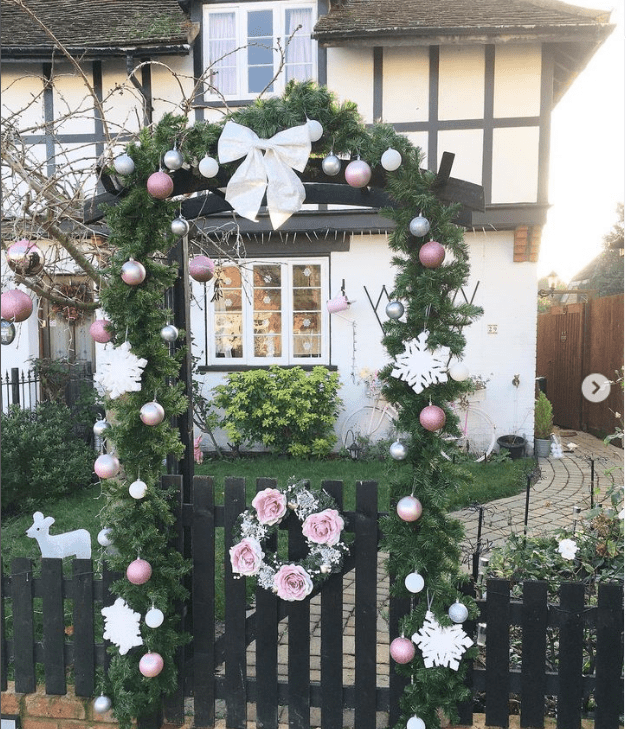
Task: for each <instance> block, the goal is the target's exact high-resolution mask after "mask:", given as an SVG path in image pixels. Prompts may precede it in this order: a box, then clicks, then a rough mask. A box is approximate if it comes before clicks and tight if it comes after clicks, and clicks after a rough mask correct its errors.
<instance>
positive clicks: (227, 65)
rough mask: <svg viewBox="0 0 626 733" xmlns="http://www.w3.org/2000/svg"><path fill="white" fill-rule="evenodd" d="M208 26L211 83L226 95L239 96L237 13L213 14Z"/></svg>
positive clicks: (210, 16)
mask: <svg viewBox="0 0 626 733" xmlns="http://www.w3.org/2000/svg"><path fill="white" fill-rule="evenodd" d="M208 25H209V29H208V37H209V64H210V65H211V76H210V83H211V84H212V85H213V86H214V87H216V89H218V90H219V91H220V92H221V93H222V94H224V95H232V94H237V58H236V57H237V55H238V54H236V53H234V50H235V49H236V48H237V36H236V32H237V29H236V18H235V13H211V14H210V15H209V23H208ZM209 93H210V92H209Z"/></svg>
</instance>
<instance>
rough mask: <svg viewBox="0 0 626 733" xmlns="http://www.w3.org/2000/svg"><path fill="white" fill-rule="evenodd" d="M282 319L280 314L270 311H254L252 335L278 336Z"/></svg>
mask: <svg viewBox="0 0 626 733" xmlns="http://www.w3.org/2000/svg"><path fill="white" fill-rule="evenodd" d="M281 322H282V318H281V315H280V313H274V312H272V311H255V312H254V333H255V335H256V334H260V333H268V334H274V335H280V327H281Z"/></svg>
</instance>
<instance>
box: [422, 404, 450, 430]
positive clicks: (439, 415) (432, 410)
mask: <svg viewBox="0 0 626 733" xmlns="http://www.w3.org/2000/svg"><path fill="white" fill-rule="evenodd" d="M420 424H421V426H422V427H423V428H425V429H426V430H430V431H431V432H433V433H434V432H435V431H437V430H441V428H442V427H443V426H444V425H445V424H446V413H445V412H444V411H443V410H442V409H441V407H437V405H428V406H427V407H425V408H424V409H423V410H422V411H421V412H420Z"/></svg>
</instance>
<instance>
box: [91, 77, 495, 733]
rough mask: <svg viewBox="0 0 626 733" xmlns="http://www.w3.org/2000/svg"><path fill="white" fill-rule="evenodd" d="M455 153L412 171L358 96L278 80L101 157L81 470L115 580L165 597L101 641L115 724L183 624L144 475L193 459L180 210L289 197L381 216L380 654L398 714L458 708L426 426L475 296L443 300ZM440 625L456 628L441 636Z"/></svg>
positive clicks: (155, 490)
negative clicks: (385, 427)
mask: <svg viewBox="0 0 626 733" xmlns="http://www.w3.org/2000/svg"><path fill="white" fill-rule="evenodd" d="M452 159H453V156H451V155H448V154H444V157H443V160H442V165H441V168H440V170H439V172H438V173H434V172H431V171H427V170H424V169H423V168H422V167H421V161H422V153H421V151H420V150H419V149H418V148H416V147H414V146H413V145H412V144H411V143H410V142H409V141H408V140H407V139H406V138H405V137H403V136H402V135H399V134H398V133H396V132H395V131H394V129H393V128H392V127H391V126H390V125H385V124H374V125H372V126H366V125H364V124H363V123H362V121H361V119H360V117H359V114H358V110H357V108H356V106H355V105H354V104H352V103H343V104H339V103H338V102H337V101H336V100H335V98H334V97H333V95H332V93H331V92H329V91H328V90H327V89H325V88H322V87H318V86H316V85H314V84H312V83H305V84H296V83H292V84H290V85H289V86H288V88H287V90H286V92H285V94H284V95H283V97H281V98H273V99H268V100H264V101H258V102H256V103H255V104H253V105H251V106H249V107H245V108H241V109H238V110H236V111H233V112H232V113H229V114H228V115H227V116H226V117H225V119H224V120H223V121H221V122H220V123H208V122H199V123H196V124H194V125H192V126H189V125H188V120H187V118H185V117H176V116H171V115H169V116H166V117H164V118H163V119H162V120H161V122H159V123H158V124H157V125H156V126H154V127H151V128H145V129H144V130H142V131H141V132H140V134H139V136H138V139H137V140H136V141H135V142H133V143H131V144H129V145H128V146H127V149H126V153H125V154H124V155H123V156H119V157H117V158H116V159H115V160H114V161H113V165H112V166H111V167H110V168H108V169H107V170H105V171H103V174H102V180H103V182H104V184H105V186H106V188H107V193H106V194H105V195H103V196H100V197H99V198H98V199H96V200H95V201H94V202H92V204H91V205H90V206H89V208H88V210H87V214H86V218H87V219H88V220H90V221H92V222H94V221H96V220H98V219H100V218H101V217H102V216H104V219H105V221H106V226H107V228H108V236H109V240H110V243H111V245H112V249H113V254H112V256H111V260H110V262H109V263H108V266H107V267H106V269H104V270H103V271H102V287H101V290H100V303H101V306H102V309H103V310H104V312H105V314H106V316H105V319H104V320H105V321H106V323H104V324H103V328H104V331H105V334H106V336H107V337H109V339H110V340H109V342H108V343H107V345H106V346H105V359H104V360H102V364H103V365H102V366H101V367H100V368H99V371H98V375H97V378H98V380H99V382H100V384H101V386H102V388H103V389H104V391H105V394H106V398H105V399H106V406H107V408H108V409H109V410H111V411H112V412H113V413H114V416H115V420H111V424H110V425H108V426H107V427H106V428H105V437H106V438H107V439H108V441H109V444H110V445H111V446H114V454H113V455H111V454H106V456H104V455H103V456H101V457H100V458H99V459H98V461H97V462H96V463H97V464H98V462H100V465H97V466H96V472H97V473H98V475H100V477H101V478H102V479H103V483H104V486H105V491H106V493H107V496H108V498H109V501H108V505H107V508H106V510H105V516H104V521H105V525H106V528H107V529H108V530H109V532H108V533H107V541H108V542H112V543H113V546H114V547H115V549H116V553H115V554H111V555H110V557H109V564H110V565H111V567H112V569H113V570H117V571H121V572H123V573H124V577H123V578H122V580H120V581H118V582H116V583H115V584H114V586H113V592H114V593H115V594H116V595H118V596H119V598H120V599H122V600H123V602H124V604H125V605H126V606H127V607H128V608H129V609H131V610H132V611H134V612H135V613H138V614H140V615H141V616H145V614H148V613H149V612H150V611H152V610H153V609H156V610H159V611H161V612H162V619H160V620H161V623H159V624H158V625H156V626H152V625H150V624H145V625H144V626H143V627H142V629H143V633H142V637H141V638H140V640H139V642H138V643H137V644H136V646H135V647H131V648H130V649H129V650H126V653H124V654H122V652H121V649H119V645H118V650H117V651H118V653H115V654H114V655H113V658H112V662H111V665H110V668H109V671H108V679H107V680H106V681H105V682H104V685H103V692H106V693H107V694H108V695H110V697H111V698H112V700H113V705H114V709H115V713H116V715H117V717H118V720H119V721H120V723H121V724H122V725H129V724H130V721H131V719H132V718H133V717H145V716H146V715H147V714H149V713H150V712H151V711H154V710H155V709H156V708H157V707H158V706H159V704H160V701H161V696H162V695H163V694H164V693H167V692H169V691H171V690H172V689H173V686H174V685H175V681H176V673H177V670H176V666H175V663H174V654H175V650H176V648H177V646H179V645H180V644H181V643H182V642H183V637H182V636H181V634H180V633H179V632H178V631H177V625H176V618H175V605H176V603H177V602H178V601H180V599H181V598H183V597H184V595H185V589H184V587H183V585H182V584H181V582H180V578H181V574H183V573H184V572H188V571H189V567H188V565H187V563H186V561H185V560H184V558H183V557H182V555H181V554H180V553H179V552H177V551H175V550H174V549H172V548H171V546H170V545H169V543H168V540H169V534H170V528H171V526H172V524H173V521H174V520H173V503H174V502H175V501H176V498H175V497H174V496H172V495H171V493H170V492H169V491H168V489H167V488H163V487H162V485H161V483H160V475H161V472H162V465H163V461H164V460H166V459H167V458H168V457H170V460H171V459H172V457H174V458H176V459H183V457H185V458H184V460H185V461H187V469H186V470H189V467H190V466H191V456H192V445H191V425H190V420H189V401H188V393H189V385H190V365H189V349H190V340H189V339H190V334H189V332H188V328H187V326H188V323H189V319H188V309H189V297H188V294H187V292H186V288H188V267H187V265H188V253H187V251H186V237H185V234H186V231H187V227H188V221H187V220H189V219H192V218H196V217H207V216H210V215H212V214H216V213H220V212H225V211H234V212H235V214H236V215H237V216H239V217H244V218H247V219H251V220H254V219H256V217H257V214H258V212H259V209H260V208H261V207H262V206H265V207H267V211H268V215H269V218H270V220H271V222H272V227H273V228H274V229H277V228H279V227H281V226H284V225H285V222H286V221H288V219H289V217H290V216H291V215H292V214H294V213H295V212H297V211H299V210H300V208H301V207H302V205H303V203H307V204H322V203H323V204H345V205H358V206H368V207H373V208H377V209H378V208H382V209H383V211H384V213H385V216H387V217H388V218H389V219H391V220H392V221H393V222H394V224H395V228H394V230H393V232H392V233H391V234H390V237H389V245H390V247H391V249H392V250H393V251H394V253H395V258H394V264H396V265H397V266H398V276H397V277H396V281H395V283H394V289H393V293H392V297H393V299H394V304H395V309H392V311H391V312H390V313H389V315H390V320H389V321H388V322H387V323H386V324H385V325H384V334H385V335H384V338H383V343H384V345H385V347H386V349H387V351H388V353H389V356H390V359H391V361H390V363H389V365H388V366H387V367H386V368H385V369H384V370H383V372H382V378H383V380H384V389H383V391H384V394H385V397H386V398H387V399H388V400H389V401H391V402H393V403H396V404H397V405H398V406H399V417H398V421H397V428H398V432H399V434H401V435H402V436H403V438H402V439H401V440H399V441H397V442H396V443H394V445H393V446H392V451H391V455H392V457H393V458H394V459H396V460H397V461H398V463H402V464H403V466H404V467H406V466H407V465H408V466H410V474H411V477H412V478H411V485H407V484H406V478H398V479H393V480H392V482H391V496H392V504H393V509H392V511H391V514H390V516H389V517H388V518H387V519H386V520H384V532H385V540H384V544H385V549H386V550H387V551H388V552H389V558H390V559H389V570H390V572H391V573H392V575H393V577H395V578H397V579H398V581H397V582H396V584H395V585H394V587H393V588H392V592H393V593H394V594H400V595H405V596H407V598H408V599H409V600H410V604H409V612H408V613H407V615H406V616H405V617H404V618H403V619H402V620H401V621H400V624H399V628H398V639H397V640H396V641H397V643H395V642H394V644H392V648H391V655H392V657H393V659H394V660H395V661H396V663H397V664H398V665H400V666H401V667H402V669H403V670H404V671H405V672H406V674H407V676H410V677H411V682H410V684H408V685H407V687H406V692H405V697H404V705H403V710H404V719H403V723H405V724H408V725H410V727H424V726H425V727H439V725H440V723H439V720H440V719H439V716H438V711H443V712H444V713H446V714H448V715H450V716H452V717H454V715H455V710H456V704H457V703H458V701H459V700H460V699H462V698H463V696H464V695H465V694H466V690H465V688H464V686H463V676H462V674H460V673H459V672H457V670H458V668H459V662H460V660H461V658H462V656H463V653H464V651H465V648H466V645H465V641H466V639H464V638H463V637H462V635H461V633H460V632H459V629H458V628H457V627H456V624H458V623H459V619H460V617H461V616H462V615H464V614H466V613H467V611H468V608H469V609H470V610H471V601H470V599H468V598H464V597H463V596H462V594H461V591H460V584H461V574H460V563H459V547H458V544H459V540H460V538H461V534H462V532H461V529H460V526H459V525H457V524H456V523H454V522H452V521H450V520H449V519H448V518H447V516H446V506H447V501H448V499H449V497H450V496H451V494H452V493H453V492H454V490H455V486H456V485H457V484H458V482H459V480H460V477H459V474H458V472H457V471H456V468H455V467H454V466H453V465H452V464H451V463H450V462H448V461H447V460H446V459H445V457H444V456H443V455H442V442H441V441H442V438H441V429H442V428H443V426H444V424H445V425H446V432H448V433H450V432H454V430H455V427H458V426H455V424H454V421H455V418H454V417H453V414H452V413H451V411H450V410H449V409H448V408H447V404H448V403H449V402H450V401H451V400H453V399H454V398H455V397H456V396H458V395H460V394H461V393H463V392H464V391H466V389H467V384H466V383H465V379H466V378H467V374H466V373H465V371H464V370H463V368H462V366H459V365H458V362H459V361H460V360H461V358H462V354H463V349H464V346H465V340H464V337H463V335H462V329H463V327H464V326H465V325H468V324H469V323H470V322H471V321H472V320H473V319H474V318H476V317H477V315H478V314H479V312H480V311H479V309H478V308H477V307H476V306H474V305H472V304H468V303H464V304H459V303H457V302H455V299H454V294H455V293H456V292H458V290H459V289H460V288H461V287H462V286H463V285H464V284H465V282H466V280H467V276H468V258H467V250H466V246H465V244H464V242H463V230H462V228H461V227H460V226H459V224H464V223H469V221H470V219H469V218H468V214H469V212H471V210H473V209H474V210H475V209H482V208H483V202H482V190H481V188H480V187H479V186H476V185H473V184H469V183H467V182H463V181H458V180H456V179H453V178H451V177H450V171H451V166H452ZM191 193H196V194H199V195H196V196H193V197H189V194H191ZM319 216H324V214H323V212H319ZM167 253H170V259H169V260H167V259H166V257H165V256H166V254H167ZM172 253H173V257H172ZM444 257H445V260H444ZM172 289H173V292H174V295H173V300H172V296H171V295H168V296H167V297H169V298H170V300H169V301H167V300H166V295H167V294H168V293H171V292H172ZM164 304H166V305H165V306H164ZM167 306H169V307H167ZM403 314H404V315H405V318H401V316H402V315H403ZM172 326H174V327H175V329H174V330H173V331H172V330H171V327H172ZM168 329H169V330H168ZM176 329H183V330H184V329H187V332H186V333H181V332H180V330H179V332H178V333H176ZM453 365H456V366H457V368H456V369H452V368H451V367H452V366H453ZM181 370H182V379H181ZM402 474H403V476H406V471H403V472H402ZM138 484H139V486H138ZM415 576H417V577H418V578H420V579H421V580H420V581H419V582H417V580H416V577H415ZM409 578H410V580H409ZM405 579H406V583H405ZM268 592H271V591H268ZM153 615H154V614H153ZM461 620H463V619H461ZM451 625H452V626H453V627H454V628H450V626H451ZM451 635H454V641H455V644H456V646H454V649H452V650H448V651H446V652H445V653H443V652H442V651H441V647H442V645H445V644H444V642H445V643H447V640H449V639H450V638H451ZM411 636H413V637H414V641H415V643H416V644H417V645H418V647H420V648H421V649H422V652H423V653H422V654H421V655H420V654H415V647H414V645H413V641H411V640H410V639H411ZM433 638H434V639H435V641H434V642H433ZM113 641H114V643H115V640H113ZM427 642H428V643H427ZM433 645H434V646H433ZM446 648H447V647H446ZM440 652H441V653H440ZM433 667H434V668H435V669H434V670H433Z"/></svg>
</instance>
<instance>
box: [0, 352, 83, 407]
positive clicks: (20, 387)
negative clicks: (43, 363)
mask: <svg viewBox="0 0 626 733" xmlns="http://www.w3.org/2000/svg"><path fill="white" fill-rule="evenodd" d="M65 370H66V373H65V374H62V373H59V374H57V375H54V374H52V373H51V374H52V379H54V377H56V379H57V384H56V385H53V386H54V387H58V385H59V384H60V387H61V389H60V391H62V392H63V395H62V397H63V399H64V400H65V404H67V406H68V407H72V406H73V405H74V404H75V403H76V401H77V400H78V398H79V397H80V392H81V388H82V386H84V385H86V386H89V387H93V368H92V364H91V362H90V361H86V362H77V363H76V364H65ZM42 377H43V378H42ZM59 379H60V382H59V381H58V380H59ZM48 381H51V377H46V376H45V375H42V374H41V373H40V371H39V370H38V369H37V368H33V369H27V370H26V371H24V370H23V369H21V370H20V369H18V368H17V367H13V368H12V369H11V370H10V372H9V371H5V373H4V375H2V374H0V407H1V409H2V410H5V411H6V410H7V409H8V406H9V405H19V406H20V407H22V408H23V409H28V410H32V409H33V408H34V407H35V406H36V405H37V404H38V403H39V402H40V401H41V400H45V399H48V398H49V395H48V394H46V392H47V391H48V392H49V391H50V388H48V387H47V382H48Z"/></svg>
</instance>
